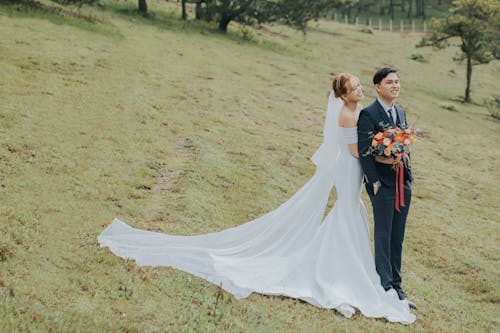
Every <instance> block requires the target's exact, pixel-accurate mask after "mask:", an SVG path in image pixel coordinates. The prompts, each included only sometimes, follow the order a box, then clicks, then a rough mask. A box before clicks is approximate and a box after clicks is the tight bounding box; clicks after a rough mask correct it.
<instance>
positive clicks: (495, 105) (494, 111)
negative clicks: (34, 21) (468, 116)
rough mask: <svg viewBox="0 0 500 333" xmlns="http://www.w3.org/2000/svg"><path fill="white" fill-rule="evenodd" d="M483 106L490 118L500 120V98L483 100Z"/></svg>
mask: <svg viewBox="0 0 500 333" xmlns="http://www.w3.org/2000/svg"><path fill="white" fill-rule="evenodd" d="M484 105H485V106H486V108H487V109H488V112H489V113H490V116H492V117H493V118H494V119H496V120H500V96H494V97H491V98H489V99H487V100H485V101H484Z"/></svg>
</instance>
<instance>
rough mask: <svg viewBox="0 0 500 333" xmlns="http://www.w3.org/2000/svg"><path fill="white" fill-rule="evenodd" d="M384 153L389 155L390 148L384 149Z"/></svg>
mask: <svg viewBox="0 0 500 333" xmlns="http://www.w3.org/2000/svg"><path fill="white" fill-rule="evenodd" d="M384 155H385V156H391V150H390V149H389V148H385V149H384Z"/></svg>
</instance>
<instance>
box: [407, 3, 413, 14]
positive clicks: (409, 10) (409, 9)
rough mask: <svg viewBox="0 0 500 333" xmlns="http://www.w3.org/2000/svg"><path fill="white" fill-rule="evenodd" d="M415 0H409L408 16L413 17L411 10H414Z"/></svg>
mask: <svg viewBox="0 0 500 333" xmlns="http://www.w3.org/2000/svg"><path fill="white" fill-rule="evenodd" d="M412 4H413V0H408V18H409V19H411V11H412Z"/></svg>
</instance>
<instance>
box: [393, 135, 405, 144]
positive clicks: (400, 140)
mask: <svg viewBox="0 0 500 333" xmlns="http://www.w3.org/2000/svg"><path fill="white" fill-rule="evenodd" d="M394 141H396V142H403V141H404V138H403V136H402V135H401V134H399V133H398V134H396V136H395V137H394Z"/></svg>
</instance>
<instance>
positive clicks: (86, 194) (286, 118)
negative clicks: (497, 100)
mask: <svg viewBox="0 0 500 333" xmlns="http://www.w3.org/2000/svg"><path fill="white" fill-rule="evenodd" d="M148 3H149V5H150V9H151V11H152V12H153V13H154V15H153V16H152V17H150V18H148V19H145V18H140V17H137V16H135V15H134V14H133V12H132V11H131V9H132V8H135V5H136V4H135V2H124V1H120V2H108V3H105V9H101V10H97V9H92V8H90V9H88V8H87V9H83V10H82V12H84V13H89V14H91V15H92V16H94V17H96V18H98V19H99V21H100V23H96V24H94V23H87V22H83V21H80V20H77V19H73V18H61V17H59V16H57V15H54V14H26V13H24V12H23V11H17V10H15V7H8V6H5V5H1V6H0V27H1V31H2V33H1V34H0V202H1V204H0V331H2V332H15V331H20V332H22V331H34V332H44V331H56V332H58V331H65V332H67V331H82V332H88V331H94V332H107V331H109V332H115V331H125V332H164V331H182V332H184V331H185V332H194V331H201V332H205V331H217V332H219V331H220V332H223V331H230V332H276V331H279V332H283V331H291V332H334V331H335V332H336V331H346V332H356V331H360V332H413V331H417V332H453V331H459V332H489V331H491V332H493V331H497V330H498V325H499V323H498V318H499V317H500V313H499V312H500V311H499V301H500V287H499V284H498V272H499V267H498V260H499V257H498V253H500V251H499V250H500V248H499V234H500V233H499V220H500V219H499V213H498V212H499V211H500V210H499V208H500V207H499V206H500V204H499V202H500V196H499V192H498V188H499V185H500V165H499V162H498V155H499V154H500V148H499V146H498V144H496V143H497V141H498V140H499V139H500V136H499V129H500V125H499V123H498V122H494V121H493V120H491V118H490V117H489V116H488V113H487V110H486V109H485V108H483V107H482V106H480V103H478V104H472V105H463V104H461V103H459V102H456V97H457V96H458V95H461V94H462V93H463V90H464V81H465V73H464V66H460V65H457V64H455V63H453V62H452V61H451V59H452V56H453V54H454V53H455V52H456V50H453V49H449V50H445V51H440V52H439V53H434V52H433V51H432V50H431V49H418V50H416V49H415V48H414V45H415V44H416V43H417V42H418V41H419V39H420V38H421V35H412V34H403V35H400V34H395V33H392V34H391V33H377V32H375V33H374V34H366V33H362V32H360V31H358V30H357V29H356V28H354V27H352V26H343V25H340V24H337V25H336V24H333V23H322V22H320V23H317V24H316V23H314V24H313V29H312V31H311V32H310V33H309V34H308V35H307V38H306V39H304V38H303V36H302V34H301V33H298V32H295V31H292V30H289V29H287V28H284V27H280V26H274V27H267V28H265V29H262V30H248V29H243V30H242V29H240V28H238V27H237V26H231V29H230V30H231V31H230V33H229V34H228V35H221V34H218V33H214V31H213V30H212V29H211V27H206V26H198V25H196V24H195V23H193V22H190V23H184V22H180V21H179V20H178V19H177V16H178V11H177V12H175V15H174V14H173V13H172V10H174V9H175V10H177V8H175V6H174V5H173V4H168V3H165V2H163V1H149V2H148ZM415 53H420V54H422V55H423V56H424V58H425V59H426V60H427V63H420V62H415V61H412V60H410V59H409V58H410V56H411V55H412V54H415ZM383 64H390V65H393V66H396V67H397V68H399V69H400V76H401V80H402V94H401V98H400V100H399V102H400V104H402V105H403V106H404V107H405V108H406V110H407V113H408V118H409V119H410V120H411V121H412V123H413V124H414V125H415V126H416V127H419V128H420V129H421V130H422V131H423V137H422V138H421V139H420V140H419V141H418V142H417V143H416V145H415V151H414V173H415V176H416V183H415V187H414V201H413V203H412V209H411V213H410V217H409V221H408V229H407V234H406V241H405V257H404V279H405V280H404V282H405V287H406V290H407V292H408V294H409V295H410V296H411V298H412V299H413V300H414V301H415V302H416V303H417V304H418V305H419V309H418V311H417V312H416V313H417V316H418V321H417V322H416V323H415V324H414V325H412V326H411V327H404V326H402V325H397V324H389V323H386V322H385V321H384V320H375V319H367V318H364V317H362V316H360V315H359V314H356V315H355V317H354V318H353V319H350V320H349V319H345V318H343V317H342V316H341V315H339V314H338V313H336V312H334V311H331V310H324V309H318V308H315V307H313V306H311V305H309V304H306V303H303V302H300V301H297V300H293V299H288V298H280V297H267V296H262V295H252V296H250V297H249V298H247V299H245V300H240V301H237V300H235V299H234V298H233V297H232V296H230V295H229V294H227V293H225V292H221V291H220V290H219V289H218V288H217V287H216V286H214V285H211V284H209V283H207V282H205V281H203V280H201V279H198V278H195V277H193V276H190V275H189V274H186V273H183V272H180V271H176V270H173V269H170V268H151V267H145V268H139V267H137V266H135V265H134V263H133V262H130V261H129V262H127V261H124V260H122V259H121V258H118V257H115V256H114V255H112V254H111V253H110V252H109V251H108V250H107V249H101V248H99V247H98V245H97V243H96V237H97V235H98V234H99V233H100V232H101V231H102V230H103V229H104V228H105V227H106V225H107V223H108V221H109V220H110V219H112V218H113V217H115V216H118V217H120V218H121V219H122V220H124V221H127V222H128V223H130V224H131V225H134V226H136V227H139V228H144V229H148V230H157V231H163V232H168V233H174V234H180V235H188V234H198V233H205V232H209V231H216V230H220V229H223V228H227V227H230V226H234V225H238V224H241V223H243V222H245V221H248V220H250V219H253V218H255V217H257V216H259V215H261V214H263V213H265V212H267V211H269V210H272V209H274V208H276V207H277V206H278V205H279V204H280V203H281V202H283V201H285V200H286V199H287V198H288V197H289V196H291V195H292V194H293V193H294V192H295V191H296V190H297V189H298V188H300V187H301V186H302V185H303V184H304V183H305V182H306V181H307V180H308V179H309V178H310V177H311V175H312V174H313V172H314V168H313V165H312V163H311V162H310V161H309V157H310V156H311V155H312V154H313V152H314V151H315V149H316V148H317V147H318V145H319V144H320V142H321V140H322V137H321V133H322V123H323V118H324V110H325V106H326V101H327V93H328V90H329V87H330V77H331V73H332V72H337V71H348V72H352V73H356V74H358V75H359V76H360V78H361V80H362V81H363V82H364V83H365V92H366V95H367V96H368V97H367V98H366V101H365V104H368V103H370V102H371V100H372V99H373V98H374V96H375V95H374V90H373V89H372V88H371V86H370V79H371V76H372V73H373V72H374V70H375V69H376V67H378V66H380V65H383ZM499 75H500V66H499V64H498V63H492V64H490V65H487V66H478V67H475V69H474V72H473V84H472V89H473V93H472V97H473V99H474V100H475V101H476V102H481V101H482V99H484V98H488V97H490V96H492V95H493V94H494V93H497V92H498V87H499V86H500V82H499V79H498V78H499ZM449 104H451V105H453V106H454V107H455V109H456V111H449V110H447V109H445V108H443V106H444V107H448V106H449ZM363 199H364V200H365V202H366V204H367V206H368V205H369V204H368V200H367V198H366V196H364V197H363ZM220 297H221V298H220Z"/></svg>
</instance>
